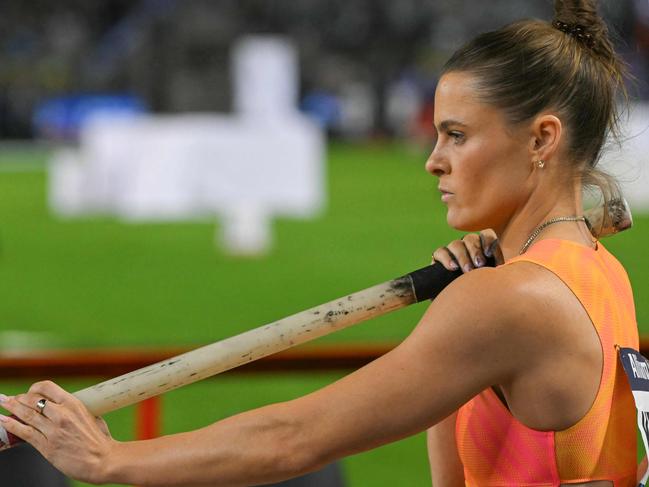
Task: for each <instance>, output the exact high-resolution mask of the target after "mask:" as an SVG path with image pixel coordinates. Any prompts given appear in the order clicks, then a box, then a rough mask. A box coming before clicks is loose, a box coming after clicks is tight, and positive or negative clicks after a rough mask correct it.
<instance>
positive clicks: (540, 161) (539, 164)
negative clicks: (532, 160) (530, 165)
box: [536, 159, 545, 169]
mask: <svg viewBox="0 0 649 487" xmlns="http://www.w3.org/2000/svg"><path fill="white" fill-rule="evenodd" d="M536 165H537V166H538V167H539V169H543V168H544V167H545V161H544V160H542V159H539V160H538V162H537V163H536Z"/></svg>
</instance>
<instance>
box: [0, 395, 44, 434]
mask: <svg viewBox="0 0 649 487" xmlns="http://www.w3.org/2000/svg"><path fill="white" fill-rule="evenodd" d="M24 396H25V395H24V394H23V395H21V396H16V397H6V396H2V397H1V400H0V406H2V407H3V408H4V409H6V410H7V411H9V412H10V413H12V414H13V415H14V416H15V417H16V418H8V417H6V416H0V421H1V422H2V426H3V427H4V428H5V429H6V430H7V431H9V432H10V433H13V434H14V435H16V436H18V437H19V438H22V439H23V440H25V441H28V442H29V443H32V444H34V445H35V443H34V442H39V443H42V442H43V440H44V439H45V437H44V435H43V433H42V432H43V431H45V430H46V429H47V428H48V426H49V424H50V423H51V421H50V420H49V419H48V418H47V417H45V416H44V415H42V414H40V412H38V411H37V410H36V409H35V408H36V402H37V401H38V399H35V400H34V401H33V402H32V404H33V407H30V406H28V405H27V404H25V402H27V401H30V400H32V399H34V398H29V399H27V398H25V397H24ZM23 401H25V402H23Z"/></svg>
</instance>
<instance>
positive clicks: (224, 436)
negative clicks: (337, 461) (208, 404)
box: [100, 404, 319, 487]
mask: <svg viewBox="0 0 649 487" xmlns="http://www.w3.org/2000/svg"><path fill="white" fill-rule="evenodd" d="M304 429H305V428H304V426H303V425H302V424H300V422H299V421H297V420H295V419H293V418H292V417H291V416H290V415H289V414H287V411H285V407H284V405H282V404H278V405H273V406H268V407H265V408H261V409H258V410H254V411H249V412H247V413H243V414H240V415H237V416H233V417H231V418H228V419H226V420H223V421H220V422H218V423H215V424H213V425H210V426H208V427H206V428H203V429H200V430H197V431H193V432H189V433H182V434H177V435H171V436H166V437H162V438H157V439H154V440H148V441H136V442H127V443H116V444H115V445H114V446H113V448H111V450H110V453H109V457H108V458H107V460H106V462H105V467H106V468H105V471H104V472H102V474H101V476H100V478H101V481H102V482H103V483H127V484H136V485H142V486H161V487H162V486H179V485H183V486H186V485H196V486H200V485H209V486H220V485H223V486H229V487H230V486H238V485H242V486H245V485H254V484H260V483H269V482H276V481H279V480H283V479H286V478H290V477H293V476H296V475H299V474H301V473H304V472H306V471H309V470H312V469H314V468H316V467H317V466H319V463H318V461H317V457H316V456H315V455H314V454H313V452H312V451H309V443H311V446H312V442H309V441H308V440H306V439H305V431H304Z"/></svg>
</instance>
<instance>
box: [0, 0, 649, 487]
mask: <svg viewBox="0 0 649 487" xmlns="http://www.w3.org/2000/svg"><path fill="white" fill-rule="evenodd" d="M551 3H552V2H551V1H549V0H547V1H546V0H533V1H525V2H522V1H515V0H497V1H492V2H471V1H466V0H427V1H425V0H399V1H398V2H394V1H390V0H383V1H381V0H351V1H345V2H342V1H331V0H300V1H298V2H282V1H279V0H239V1H235V0H219V1H199V0H184V1H173V0H142V1H134V0H131V1H127V0H119V1H118V0H113V1H110V0H104V1H101V2H86V1H81V0H74V1H73V0H60V1H58V2H45V1H33V2H22V1H19V0H4V1H3V2H2V3H1V4H0V296H1V298H0V353H19V352H20V350H27V349H33V348H39V349H47V348H96V347H117V346H120V347H123V346H128V347H131V346H132V347H143V346H146V347H148V346H170V345H188V346H194V345H200V344H204V343H208V342H212V341H215V340H217V339H220V338H225V337H227V336H230V335H232V334H234V333H237V332H240V331H243V330H246V329H249V328H252V327H255V326H259V325H261V324H263V323H265V322H268V321H271V320H273V319H275V318H278V317H282V316H285V315H288V314H291V313H294V312H296V311H299V310H302V309H305V308H308V307H310V306H313V305H315V304H318V303H321V302H324V301H327V300H330V299H333V298H335V297H338V296H340V295H343V294H346V293H348V292H351V291H354V290H357V289H360V288H363V287H366V286H368V285H372V284H374V283H377V282H380V281H383V280H386V279H388V278H391V277H394V276H397V275H401V274H403V273H405V272H408V271H410V270H412V269H415V268H417V267H421V266H423V265H425V264H427V263H428V262H429V256H430V253H431V251H432V250H433V249H434V248H435V247H437V246H439V245H441V244H444V243H446V242H447V241H449V240H450V239H452V238H455V237H456V236H457V235H458V234H457V233H456V232H454V231H452V230H451V229H449V228H448V227H446V225H445V217H444V215H445V213H444V208H443V206H442V205H441V204H440V203H439V198H438V195H437V191H436V183H435V181H434V179H433V178H430V177H429V176H427V175H426V173H425V172H424V169H423V163H424V161H425V158H426V155H427V150H428V149H430V147H431V144H432V135H433V133H432V129H431V125H430V124H431V108H432V105H431V102H432V95H433V93H434V89H435V84H436V79H437V73H438V71H439V68H440V66H441V64H442V63H443V61H444V59H445V58H446V57H447V56H448V55H449V54H450V52H451V51H452V50H453V49H455V48H456V47H457V46H458V45H459V44H460V43H461V42H462V41H464V40H466V39H468V37H470V36H471V35H473V34H474V33H476V32H478V31H482V30H488V29H490V28H494V27H497V26H499V25H502V24H504V23H506V22H508V21H511V20H515V19H519V18H522V17H530V16H536V17H541V18H549V17H550V15H551ZM601 3H602V6H603V10H604V13H605V14H606V16H607V18H608V20H609V22H610V24H611V25H612V26H613V27H614V30H615V31H616V32H617V33H618V37H619V39H618V46H619V47H618V48H619V50H620V52H622V53H623V55H624V57H625V59H626V60H627V62H628V63H629V65H630V68H631V71H632V73H633V74H634V75H635V77H636V80H637V81H636V83H635V84H634V85H633V86H632V87H631V93H632V100H633V101H634V102H636V101H637V102H642V101H646V100H647V99H649V74H648V73H649V2H647V0H635V1H632V0H615V1H614V0H609V1H603V2H601ZM251 34H256V35H266V34H272V35H274V36H277V35H281V36H283V38H285V39H288V40H289V41H290V42H291V43H292V45H293V46H294V49H295V52H296V53H297V61H298V62H297V65H298V66H299V72H298V77H297V82H298V84H297V87H298V89H297V92H296V95H295V96H296V103H297V107H299V109H300V113H301V114H302V115H300V116H304V117H310V118H309V119H310V120H313V121H314V122H313V123H315V124H317V126H319V127H321V128H322V131H323V132H322V133H323V134H325V135H326V151H325V152H324V153H323V158H322V161H321V162H319V163H318V164H320V163H321V164H322V165H323V171H322V173H321V176H323V177H322V179H319V180H318V181H319V183H318V184H320V185H321V186H322V188H323V191H324V196H323V198H322V199H321V201H320V203H319V205H320V208H319V210H318V211H316V212H314V213H313V214H312V215H309V217H308V218H297V219H296V218H291V217H287V216H283V215H282V214H281V213H280V215H279V216H278V217H277V218H274V219H273V220H272V222H271V232H272V235H273V237H272V243H271V244H270V245H269V246H268V247H265V248H264V249H262V250H263V251H260V252H259V253H257V254H255V255H253V256H251V255H248V256H247V257H242V256H237V255H232V253H231V252H230V253H229V252H226V251H225V249H224V248H223V246H222V245H219V244H217V245H215V242H214V239H215V236H214V227H215V225H216V226H217V229H218V228H219V226H221V225H223V221H222V219H220V218H218V216H216V215H213V216H211V217H206V216H205V215H203V214H201V215H200V217H198V218H189V219H186V220H185V219H182V218H175V219H163V220H159V221H139V220H138V221H135V222H134V221H127V220H125V219H124V218H121V217H120V215H116V214H111V213H110V212H103V213H102V212H99V213H96V212H95V213H88V214H84V213H83V212H80V214H76V215H73V216H74V217H71V216H70V215H63V216H62V215H61V214H60V212H59V213H57V212H55V211H53V209H52V208H51V203H52V195H51V191H52V185H51V177H52V170H51V163H52V159H53V157H54V155H56V154H57V153H60V151H61V149H73V150H78V148H79V146H80V144H81V134H82V131H83V124H84V123H85V121H87V119H88V118H87V115H88V113H89V112H92V111H93V110H95V109H96V108H97V97H106V96H111V97H113V96H118V97H120V99H121V100H122V101H124V100H126V101H127V102H128V103H131V105H130V106H131V107H133V106H135V107H136V110H134V112H135V113H136V114H140V113H146V114H147V116H151V117H156V116H176V115H182V114H188V113H191V114H196V113H202V114H214V113H220V114H228V113H229V114H231V113H233V112H234V111H235V110H236V107H235V106H234V102H233V100H234V99H235V97H236V95H235V93H234V91H235V88H233V83H232V78H233V73H232V68H231V66H232V59H231V56H232V46H233V45H234V44H235V43H236V42H237V41H238V40H239V39H241V38H243V37H244V36H247V35H251ZM257 76H259V77H261V78H262V79H263V76H264V73H258V74H257ZM104 100H105V99H104ZM134 100H135V101H134ZM52 107H54V109H53V108H52ZM79 107H81V108H79ZM647 123H649V121H648V122H647ZM638 137H640V138H642V137H644V139H643V140H646V137H647V135H646V133H644V134H641V135H639V136H638ZM645 155H646V153H645ZM210 156H211V157H212V156H214V155H213V154H211V155H210ZM217 156H218V155H217ZM217 159H218V157H217ZM269 161H274V159H273V157H272V154H269V155H268V160H266V159H264V160H259V161H253V162H254V163H255V164H259V165H260V166H261V165H265V164H269ZM82 162H83V161H82ZM85 162H87V161H85ZM626 162H628V161H626ZM272 163H273V164H275V163H278V162H277V161H274V162H272ZM279 163H281V161H279ZM645 191H646V192H647V195H648V196H649V190H646V187H645ZM635 222H636V226H635V228H634V229H633V230H632V231H630V232H628V233H625V234H622V235H619V236H616V237H614V238H611V239H610V240H608V241H606V243H605V245H606V246H607V247H608V248H609V249H611V250H612V251H613V252H614V253H615V254H616V255H617V256H618V257H619V259H620V260H621V261H622V262H623V264H624V265H625V266H626V268H627V270H628V272H629V275H630V278H631V280H632V282H633V284H634V290H635V293H636V306H637V314H638V322H639V324H640V327H641V332H648V333H649V302H648V301H647V296H648V295H649V257H648V256H647V253H646V250H645V247H646V242H647V241H649V211H648V210H647V208H646V207H645V208H644V209H643V208H639V209H636V211H635ZM422 312H423V308H422V307H421V305H420V306H415V307H411V308H409V309H406V310H403V311H400V312H397V313H395V314H392V315H389V316H387V317H384V318H381V319H378V320H375V321H373V322H370V323H365V324H362V325H360V326H357V327H354V328H352V329H349V330H347V331H344V332H341V333H338V334H336V335H334V336H330V337H326V338H324V339H322V341H321V342H327V343H350V342H351V343H367V342H376V343H384V342H396V341H398V340H400V339H401V338H403V337H404V336H405V335H406V334H407V333H408V331H409V330H410V329H411V328H412V327H413V326H414V324H415V323H416V322H417V320H418V317H419V316H420V315H421V314H422ZM338 376H339V374H338V373H328V372H322V373H309V374H304V373H299V374H298V373H295V374H258V375H249V376H244V377H242V376H228V375H225V376H223V377H220V378H217V379H214V380H209V381H205V382H203V383H199V384H196V385H193V386H190V387H186V388H184V389H182V390H179V391H176V392H173V393H170V394H168V395H167V396H166V397H165V399H164V432H165V433H172V432H177V431H182V430H188V429H194V428H198V427H200V426H203V425H206V424H208V423H210V422H213V421H215V420H217V419H219V418H223V417H226V416H228V415H231V414H235V413H237V412H240V411H243V410H246V409H249V408H251V407H255V406H258V405H262V404H267V403H270V402H276V401H283V400H287V399H291V398H293V397H296V396H299V395H302V394H304V393H306V392H308V391H310V390H314V389H316V388H318V387H321V386H323V385H325V384H327V383H329V382H331V381H333V380H335V379H336V377H338ZM87 384H89V382H86V381H70V380H66V381H64V382H63V385H64V386H66V387H68V388H70V389H73V390H74V389H78V388H80V387H83V386H85V385H87ZM27 385H28V383H26V382H23V381H17V380H16V381H8V382H7V381H3V382H0V390H1V391H2V392H4V393H9V394H11V393H17V392H19V391H21V390H23V389H24V388H25V387H26V386H27ZM107 419H108V422H109V424H110V425H111V427H112V430H113V433H114V436H115V437H117V438H119V439H129V438H132V437H133V418H132V412H131V411H130V410H126V411H119V412H116V413H112V414H110V415H109V416H108V418H107ZM343 468H344V473H345V477H346V480H347V483H348V485H349V486H368V485H371V486H386V487H387V486H394V485H426V484H429V483H430V475H429V473H428V467H427V460H426V452H425V440H424V437H423V435H418V436H416V437H413V438H411V439H408V440H405V441H402V442H399V443H396V444H393V445H390V446H387V447H384V448H380V449H378V450H375V451H372V452H369V453H365V454H362V455H357V456H354V457H352V458H349V459H346V460H345V461H344V462H343ZM76 485H83V484H76Z"/></svg>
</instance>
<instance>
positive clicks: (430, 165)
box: [426, 147, 451, 177]
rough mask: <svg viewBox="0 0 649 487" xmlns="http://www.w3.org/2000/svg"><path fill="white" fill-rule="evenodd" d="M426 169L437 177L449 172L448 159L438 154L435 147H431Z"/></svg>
mask: <svg viewBox="0 0 649 487" xmlns="http://www.w3.org/2000/svg"><path fill="white" fill-rule="evenodd" d="M426 171H428V172H429V173H430V174H432V175H433V176H437V177H440V176H442V175H444V174H448V173H450V172H451V171H450V166H449V164H448V161H446V159H445V158H444V157H443V156H442V155H441V154H440V152H439V149H438V148H437V147H435V149H433V152H431V153H430V155H429V156H428V159H427V160H426Z"/></svg>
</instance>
